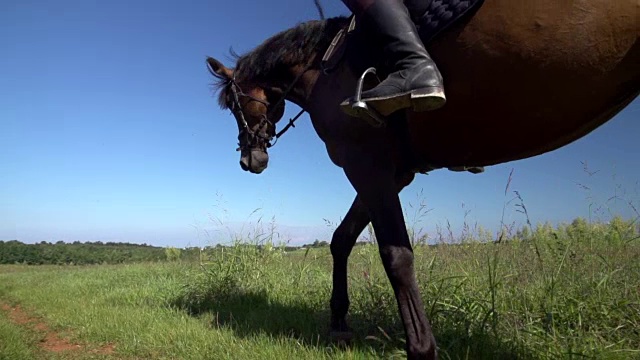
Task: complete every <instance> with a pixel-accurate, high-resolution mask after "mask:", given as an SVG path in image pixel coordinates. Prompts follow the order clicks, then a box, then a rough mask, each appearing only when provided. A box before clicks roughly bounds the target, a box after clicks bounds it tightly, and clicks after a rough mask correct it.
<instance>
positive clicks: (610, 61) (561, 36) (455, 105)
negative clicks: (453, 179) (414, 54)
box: [410, 0, 640, 165]
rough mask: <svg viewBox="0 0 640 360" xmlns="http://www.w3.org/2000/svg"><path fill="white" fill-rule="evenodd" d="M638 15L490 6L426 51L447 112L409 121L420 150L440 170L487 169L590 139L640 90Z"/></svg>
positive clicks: (622, 2)
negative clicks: (454, 165) (446, 166)
mask: <svg viewBox="0 0 640 360" xmlns="http://www.w3.org/2000/svg"><path fill="white" fill-rule="evenodd" d="M637 10H638V4H637V3H636V1H635V0H616V1H610V0H591V1H559V0H530V1H527V2H520V1H518V2H516V1H511V0H486V2H485V4H484V6H483V7H482V8H481V9H480V10H479V12H478V13H477V14H476V16H475V17H474V18H473V19H472V20H471V21H470V22H469V23H468V24H467V25H466V26H465V27H464V28H463V29H461V30H458V31H455V32H451V33H449V34H446V35H445V36H443V37H442V38H441V39H439V40H438V41H437V42H435V43H433V44H431V46H430V47H429V49H430V51H431V53H432V55H433V57H434V59H435V61H436V63H437V64H438V67H439V68H440V70H441V72H442V73H443V77H444V79H445V87H446V92H447V99H448V102H447V105H446V106H445V107H444V108H443V109H440V110H438V111H435V112H429V113H422V114H414V115H413V116H412V121H411V122H410V123H411V130H412V134H413V135H412V136H413V139H412V140H413V142H414V144H415V145H416V146H417V147H418V148H419V149H420V151H421V152H422V153H423V155H424V157H431V159H432V160H436V162H440V163H450V162H458V163H459V162H466V163H467V164H471V163H474V164H477V163H479V162H480V163H482V162H484V163H485V164H490V163H496V162H501V161H505V160H512V159H517V158H522V157H527V156H533V155H535V154H538V153H541V152H544V151H548V150H552V149H553V148H557V147H559V146H561V145H564V144H566V143H568V142H570V141H573V140H575V139H577V138H579V137H581V136H584V135H585V134H586V133H588V132H589V131H591V130H593V129H594V128H595V127H597V126H599V125H601V124H602V123H603V122H604V121H606V120H608V119H609V118H611V116H613V115H614V114H615V112H616V111H619V110H620V109H617V110H616V107H619V106H620V104H623V103H625V102H628V101H629V97H630V96H632V94H634V93H635V94H637V92H638V90H639V88H640V66H638V57H639V56H640V51H639V46H638V45H637V39H638V33H639V31H640V29H639V28H638V27H639V23H638V21H637V19H636V14H637V13H638V12H637ZM634 44H636V45H635V46H634ZM612 109H613V110H614V111H612ZM496 146H497V147H496ZM489 148H492V149H493V150H492V151H490V150H488V149H489ZM460 165H461V164H460Z"/></svg>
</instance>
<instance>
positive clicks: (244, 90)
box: [206, 0, 640, 359]
mask: <svg viewBox="0 0 640 360" xmlns="http://www.w3.org/2000/svg"><path fill="white" fill-rule="evenodd" d="M637 14H638V4H637V2H636V1H635V0H617V1H611V0H581V1H569V0H529V1H526V2H513V1H512V0H485V1H484V2H483V4H482V6H481V7H480V8H479V9H477V10H476V11H475V12H474V13H473V14H472V15H471V16H468V17H466V18H465V19H463V20H460V21H457V22H456V23H455V24H453V25H452V26H450V27H449V28H447V29H446V30H444V31H442V32H441V33H440V34H438V36H436V37H434V38H432V39H430V40H429V41H426V42H425V46H426V47H427V49H428V51H429V53H430V54H431V55H432V57H433V59H434V61H435V62H436V64H437V65H438V67H439V69H440V72H441V73H442V75H443V78H444V84H445V90H446V93H447V103H446V105H445V106H443V107H442V108H440V109H438V110H434V111H428V112H415V111H413V110H412V109H406V110H401V111H399V112H397V113H395V114H392V115H390V116H389V117H387V118H386V119H385V120H386V125H384V126H379V127H375V126H371V125H370V124H369V123H368V122H367V121H364V120H362V119H360V118H355V117H350V116H348V115H346V114H345V113H344V112H342V111H341V110H340V107H339V104H340V103H341V102H342V101H343V100H344V99H346V98H349V97H352V96H353V95H354V92H355V89H356V87H357V86H358V83H359V80H360V77H361V75H362V70H363V69H364V68H366V67H367V66H373V65H375V64H379V63H380V60H381V59H379V58H376V56H375V55H373V56H372V55H370V54H367V53H366V52H360V51H359V50H361V49H363V48H366V45H363V44H366V41H365V40H363V38H362V37H357V36H356V37H352V38H350V40H349V41H346V40H345V41H338V44H341V45H336V43H335V42H334V39H337V37H336V34H338V33H340V32H342V33H344V32H345V29H348V28H349V25H350V24H352V22H351V21H352V19H351V18H350V17H345V16H338V17H332V18H329V19H323V20H311V21H304V22H301V23H299V24H297V25H296V26H294V27H291V28H289V29H285V30H283V31H281V32H279V33H277V34H275V35H273V36H271V37H270V38H268V39H267V40H265V41H264V42H263V43H262V44H260V45H258V46H257V47H255V48H254V49H253V50H252V51H250V52H248V53H246V54H244V55H236V64H235V67H227V66H225V65H223V64H222V63H221V62H220V61H218V60H216V59H214V58H211V57H207V59H206V64H207V68H208V70H209V72H210V73H211V74H212V75H213V77H214V80H215V85H216V86H217V88H218V90H219V97H218V102H219V105H220V106H221V108H222V109H225V110H230V111H231V112H232V113H233V115H234V117H235V120H236V122H237V125H238V143H239V149H238V150H240V166H241V168H242V169H243V170H245V171H249V172H251V173H254V174H259V173H261V172H262V171H263V170H265V168H266V167H267V165H268V159H269V155H268V148H269V147H270V146H271V145H272V143H271V141H272V140H273V139H274V138H276V139H277V138H278V137H279V136H280V135H281V134H282V131H286V129H288V127H289V126H290V124H288V125H287V126H286V127H285V129H283V130H281V131H280V132H279V133H276V126H277V124H278V122H279V121H280V119H281V118H282V117H283V114H284V107H285V103H286V101H289V102H291V103H294V104H296V105H298V106H299V107H300V108H301V109H302V111H306V112H307V113H308V114H309V118H310V119H311V122H312V125H313V127H314V130H315V132H316V133H317V135H318V136H319V138H320V139H321V140H322V141H323V142H324V144H325V145H326V151H327V154H328V156H329V158H330V159H331V161H332V162H333V163H334V164H335V165H336V166H338V167H340V168H342V170H343V172H344V174H345V177H346V179H347V180H348V181H349V182H350V184H351V185H352V186H353V188H354V189H355V191H356V194H357V195H356V196H355V199H354V200H353V201H352V203H351V206H350V208H349V209H348V211H347V213H346V215H345V216H344V219H343V220H342V222H341V223H340V224H339V225H338V227H337V228H336V229H335V231H334V233H333V235H332V240H331V244H330V250H331V255H332V259H333V270H332V271H333V273H332V276H333V283H332V293H331V298H330V301H329V306H330V310H331V318H330V324H329V328H330V335H331V337H332V338H335V339H343V340H347V341H348V339H349V338H350V337H351V329H350V327H349V324H348V323H347V319H346V316H347V313H348V309H349V297H348V294H347V261H348V257H349V254H350V253H351V250H352V248H353V246H354V244H355V242H356V240H357V238H358V236H359V235H360V234H361V232H362V231H363V230H364V228H365V227H366V226H367V225H368V224H369V223H371V224H372V226H373V229H374V232H375V235H376V238H377V243H378V246H379V254H380V258H381V261H382V263H383V265H384V269H385V272H386V274H387V277H388V279H389V281H390V284H391V287H392V289H393V291H394V294H395V297H396V300H397V306H398V312H399V316H400V317H401V320H402V324H403V328H404V332H405V339H406V353H407V358H409V359H436V358H437V356H438V352H437V345H436V340H435V337H434V335H433V332H432V328H431V325H430V322H429V320H428V319H427V317H426V315H425V311H424V307H423V303H422V300H421V296H420V293H419V290H418V285H417V280H416V276H415V272H414V256H413V249H412V246H411V243H410V240H409V237H408V234H407V229H406V225H405V221H404V218H403V212H402V208H401V202H400V200H399V196H398V193H399V192H400V191H401V190H402V189H403V188H404V187H406V186H407V185H409V184H410V183H411V182H412V181H413V179H414V178H415V176H416V175H417V174H420V173H424V172H428V171H434V170H437V169H449V170H453V171H461V170H465V169H474V168H480V169H484V167H488V166H491V165H496V164H502V163H506V162H510V161H515V160H520V159H526V158H530V157H533V156H537V155H540V154H543V153H547V152H550V151H553V150H555V149H558V148H560V147H563V146H565V145H567V144H569V143H571V142H573V141H575V140H577V139H579V138H581V137H583V136H585V135H587V134H589V133H590V132H592V131H594V130H595V129H597V128H598V127H599V126H601V125H602V124H604V123H605V122H607V121H609V120H610V119H611V118H612V117H613V116H614V115H616V114H617V113H618V112H620V111H621V110H622V109H623V108H625V107H626V106H627V105H628V104H629V103H630V102H632V101H633V100H634V99H635V98H636V97H637V95H638V93H639V91H640V66H639V61H638V59H640V44H639V42H638V34H639V33H640V21H638V18H637ZM356 28H357V21H356ZM353 32H354V33H357V31H353ZM365 38H366V35H365ZM354 39H358V40H354ZM359 45H361V46H359ZM330 48H332V49H333V53H334V55H332V56H331V57H330V60H329V61H333V62H332V63H331V67H330V68H328V67H327V59H326V56H324V55H325V54H328V53H327V52H326V50H327V49H330ZM340 49H341V50H342V51H339V50H340ZM339 54H342V55H339ZM331 59H333V60H331Z"/></svg>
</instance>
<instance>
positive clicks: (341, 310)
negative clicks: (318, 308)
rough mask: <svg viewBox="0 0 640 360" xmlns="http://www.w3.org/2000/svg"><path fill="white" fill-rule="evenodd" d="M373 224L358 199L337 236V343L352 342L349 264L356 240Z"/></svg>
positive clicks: (333, 252)
mask: <svg viewBox="0 0 640 360" xmlns="http://www.w3.org/2000/svg"><path fill="white" fill-rule="evenodd" d="M368 223H369V214H367V210H366V209H365V207H364V206H363V205H362V203H361V202H360V199H359V198H358V197H357V196H356V198H355V200H353V204H351V208H349V211H348V212H347V214H346V215H345V217H344V219H343V220H342V222H341V223H340V225H338V227H337V228H336V230H335V231H334V232H333V238H332V239H331V256H333V290H332V292H331V302H330V306H331V325H330V326H331V329H330V336H331V338H332V340H334V341H337V342H348V341H349V340H351V337H352V332H351V329H350V328H349V326H348V325H347V319H346V316H347V312H348V311H349V294H348V292H347V261H348V259H349V254H351V250H352V249H353V245H355V243H356V240H357V239H358V236H359V235H360V233H362V230H364V228H365V226H367V224H368Z"/></svg>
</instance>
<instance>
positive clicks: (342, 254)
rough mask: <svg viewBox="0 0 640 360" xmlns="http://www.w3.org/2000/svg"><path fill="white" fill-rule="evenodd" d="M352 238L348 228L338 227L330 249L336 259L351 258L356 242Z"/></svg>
mask: <svg viewBox="0 0 640 360" xmlns="http://www.w3.org/2000/svg"><path fill="white" fill-rule="evenodd" d="M352 237H353V236H352V235H351V234H350V232H349V230H348V229H347V227H346V226H338V228H337V229H336V230H335V231H334V232H333V236H332V238H331V244H329V249H331V255H332V256H333V258H334V259H335V258H347V257H349V254H350V253H351V249H352V248H353V242H354V241H352V239H351V238H352Z"/></svg>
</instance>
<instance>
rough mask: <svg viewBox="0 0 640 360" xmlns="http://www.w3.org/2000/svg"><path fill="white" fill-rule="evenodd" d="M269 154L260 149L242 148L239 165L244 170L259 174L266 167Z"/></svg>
mask: <svg viewBox="0 0 640 360" xmlns="http://www.w3.org/2000/svg"><path fill="white" fill-rule="evenodd" d="M268 163H269V154H267V152H266V151H264V150H261V149H251V150H242V152H241V155H240V167H241V168H242V170H244V171H250V172H252V173H254V174H260V173H261V172H262V171H264V169H266V168H267V165H268Z"/></svg>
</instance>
